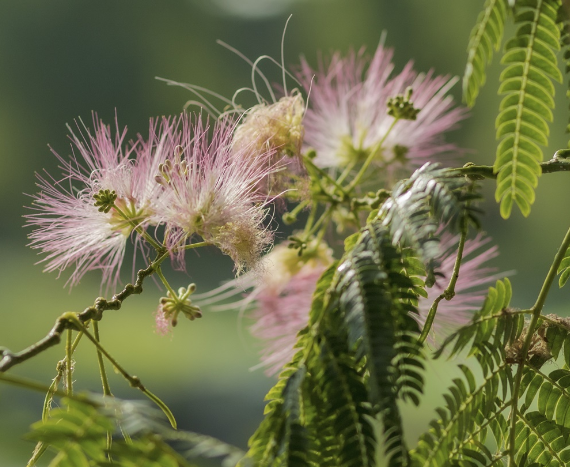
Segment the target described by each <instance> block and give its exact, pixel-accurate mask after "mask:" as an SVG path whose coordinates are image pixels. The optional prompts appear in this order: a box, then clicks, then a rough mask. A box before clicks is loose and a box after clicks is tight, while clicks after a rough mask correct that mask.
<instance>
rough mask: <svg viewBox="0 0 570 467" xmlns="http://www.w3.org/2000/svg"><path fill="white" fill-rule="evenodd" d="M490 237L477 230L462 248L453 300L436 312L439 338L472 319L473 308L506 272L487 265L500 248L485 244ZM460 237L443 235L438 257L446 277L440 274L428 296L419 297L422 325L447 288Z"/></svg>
mask: <svg viewBox="0 0 570 467" xmlns="http://www.w3.org/2000/svg"><path fill="white" fill-rule="evenodd" d="M490 241H491V239H490V238H489V237H485V236H484V235H483V234H482V233H479V234H477V236H476V237H475V238H473V239H467V240H466V242H465V247H464V250H463V262H462V263H461V266H460V268H459V278H458V279H457V283H456V284H455V297H453V298H452V299H451V300H449V301H448V300H445V299H444V300H442V301H441V302H439V305H438V308H437V314H436V315H435V320H434V322H433V327H432V330H431V331H430V335H431V336H435V337H436V338H441V337H445V336H446V334H447V333H449V332H450V331H454V330H456V329H457V328H459V327H460V326H463V325H465V324H467V323H469V321H470V320H471V318H472V316H473V312H474V311H477V310H479V309H480V308H481V306H482V305H483V301H484V300H485V297H486V296H487V289H488V287H489V286H491V285H493V284H494V283H495V281H496V280H497V279H500V278H502V277H504V276H505V273H502V274H497V273H496V269H495V268H491V267H486V266H485V263H487V262H488V261H489V260H491V259H492V258H495V257H496V256H497V255H498V254H499V252H498V248H497V246H496V245H495V246H492V247H490V248H488V247H486V245H487V244H488V243H489V242H490ZM458 242H459V237H458V236H454V235H451V234H446V233H444V234H443V235H442V236H441V243H440V247H441V251H442V255H441V256H440V258H439V261H440V267H439V269H438V272H440V273H442V274H443V277H438V278H437V280H436V283H435V285H434V286H433V287H431V288H428V289H426V291H427V292H428V297H427V298H421V297H420V300H419V305H418V311H419V316H418V317H417V318H418V321H419V323H420V325H422V326H423V324H424V323H425V320H426V318H427V315H428V313H429V310H430V307H431V306H432V303H433V301H434V300H435V299H436V298H437V297H438V296H439V295H440V294H441V293H442V292H443V291H444V290H445V288H446V287H447V285H448V284H449V280H450V278H451V275H452V273H453V267H454V265H455V257H456V253H457V245H458Z"/></svg>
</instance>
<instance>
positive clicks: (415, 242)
mask: <svg viewBox="0 0 570 467" xmlns="http://www.w3.org/2000/svg"><path fill="white" fill-rule="evenodd" d="M472 188H473V187H472V183H471V182H470V181H469V180H466V179H465V178H464V177H457V175H456V174H454V173H453V172H452V171H450V170H447V169H440V168H439V167H438V165H437V164H429V163H427V164H425V165H424V166H423V167H421V168H420V169H418V170H416V171H415V172H414V173H413V174H412V176H411V177H410V178H409V179H408V180H402V181H401V182H399V183H397V184H396V185H395V186H394V189H393V190H392V196H391V197H390V198H388V199H387V200H386V201H385V202H384V204H383V206H382V208H381V209H380V212H379V213H378V217H379V218H380V219H382V222H383V224H384V225H385V226H387V227H388V228H389V230H390V233H391V235H392V240H393V243H394V244H399V245H400V246H401V247H411V248H412V249H413V250H415V251H418V252H420V253H421V255H422V257H423V259H424V261H426V262H429V261H430V260H431V259H433V258H434V257H436V256H437V255H438V254H439V249H438V245H437V239H436V238H435V233H436V231H437V229H438V227H439V225H440V224H441V225H446V226H447V228H448V229H449V230H450V231H452V232H459V230H460V229H461V228H462V226H463V225H465V224H469V223H471V224H474V225H475V226H478V225H479V222H478V220H477V217H476V214H477V213H478V210H477V209H476V208H475V207H474V206H473V205H472V201H474V200H477V199H478V198H479V195H478V194H477V193H475V192H474V191H473V190H472Z"/></svg>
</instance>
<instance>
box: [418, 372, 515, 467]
mask: <svg viewBox="0 0 570 467" xmlns="http://www.w3.org/2000/svg"><path fill="white" fill-rule="evenodd" d="M462 370H463V373H464V375H465V377H466V382H467V384H465V381H464V380H463V379H461V378H456V379H454V380H453V385H452V386H451V387H449V389H448V391H449V392H447V393H445V394H444V399H445V401H446V407H445V409H443V408H439V409H437V413H438V415H439V416H440V418H439V419H436V420H432V421H431V422H430V429H429V431H428V432H426V433H424V434H423V435H422V436H421V437H420V440H419V441H418V446H417V448H416V449H415V450H414V451H412V453H411V459H412V465H413V466H418V467H419V466H423V467H440V466H446V465H461V464H459V462H460V460H463V462H465V465H492V463H493V462H494V461H495V460H496V456H495V454H494V453H493V452H491V450H490V449H489V448H488V447H487V444H488V443H487V437H488V430H487V428H489V427H490V428H491V430H492V432H493V435H494V436H495V439H497V440H498V441H497V446H498V447H500V446H501V444H502V443H503V440H504V438H505V432H506V430H507V428H506V427H507V422H506V419H505V417H504V415H503V413H502V412H503V411H504V410H505V409H506V408H507V407H508V402H503V401H502V400H501V399H499V398H498V391H499V389H500V388H501V385H502V377H501V373H503V372H505V371H507V372H508V368H507V365H506V364H505V363H504V362H503V364H501V365H499V366H497V368H495V369H494V370H493V371H492V372H491V373H490V374H488V375H487V377H486V378H485V380H484V381H483V384H482V385H481V386H479V387H476V386H475V379H474V376H473V374H472V373H471V371H470V370H469V369H467V368H466V367H462Z"/></svg>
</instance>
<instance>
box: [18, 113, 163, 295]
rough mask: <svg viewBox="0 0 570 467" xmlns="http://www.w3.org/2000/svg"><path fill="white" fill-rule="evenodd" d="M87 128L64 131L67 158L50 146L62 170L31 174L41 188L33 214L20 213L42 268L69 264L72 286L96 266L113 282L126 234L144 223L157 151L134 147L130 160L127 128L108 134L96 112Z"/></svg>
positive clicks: (105, 279) (153, 190)
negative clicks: (68, 145) (58, 173)
mask: <svg viewBox="0 0 570 467" xmlns="http://www.w3.org/2000/svg"><path fill="white" fill-rule="evenodd" d="M94 126H95V131H94V132H93V133H91V132H90V131H89V130H87V129H84V130H80V135H79V136H77V135H76V134H73V133H72V134H71V141H72V145H73V148H74V152H75V155H74V157H72V158H71V160H67V159H64V158H63V157H61V156H59V155H58V154H56V153H55V152H54V154H55V155H56V157H57V158H58V159H59V161H60V163H61V167H62V169H63V172H64V175H63V177H62V178H60V179H55V178H53V177H49V176H48V177H42V176H40V175H38V176H37V177H38V187H39V188H40V190H41V191H40V193H39V194H37V195H36V196H34V203H33V206H32V208H31V209H33V210H34V211H35V212H34V213H33V214H30V215H28V216H26V218H27V225H29V226H32V227H35V230H34V231H33V232H32V233H31V234H30V236H29V238H30V240H31V242H30V246H31V247H32V248H37V249H40V250H41V251H42V253H44V254H46V257H45V258H44V259H43V260H42V262H45V263H46V266H45V270H46V271H55V270H57V271H60V272H62V271H63V270H64V269H66V268H67V267H69V266H74V267H75V270H74V272H73V273H72V274H71V277H70V278H69V280H68V283H69V284H70V285H71V286H73V285H76V284H77V283H79V281H80V280H81V278H82V277H83V275H84V274H85V273H86V272H87V271H90V270H94V269H99V270H101V271H102V273H103V278H102V283H103V284H106V285H107V286H108V287H114V286H115V285H116V283H117V282H118V280H119V270H120V266H121V264H122V261H123V257H124V253H125V246H126V242H127V239H128V237H129V236H130V234H131V232H132V231H133V229H134V228H135V227H137V226H140V227H142V228H144V227H145V226H146V225H147V224H148V223H149V221H150V216H151V214H152V212H153V209H154V203H155V200H156V197H157V195H158V190H157V189H156V188H157V187H155V185H156V183H154V181H153V177H154V172H155V168H154V165H155V164H157V163H159V159H160V157H155V156H156V154H155V153H154V151H153V150H151V149H150V146H147V149H146V152H145V150H143V149H141V148H136V150H137V151H138V152H139V153H140V154H138V157H137V158H136V160H133V159H131V158H130V157H129V156H130V155H131V154H132V152H133V150H134V149H135V147H133V145H131V146H129V148H128V149H127V150H123V140H124V137H125V133H126V129H125V130H123V131H118V129H117V132H116V135H115V137H113V136H112V133H111V129H110V127H108V126H106V125H104V124H103V123H102V122H101V121H100V120H98V119H97V118H96V117H94ZM158 188H160V187H158ZM107 195H108V196H107ZM101 203H102V204H101Z"/></svg>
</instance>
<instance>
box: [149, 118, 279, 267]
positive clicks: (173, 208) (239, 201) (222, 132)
mask: <svg viewBox="0 0 570 467" xmlns="http://www.w3.org/2000/svg"><path fill="white" fill-rule="evenodd" d="M176 125H178V126H180V127H181V131H173V132H172V135H173V137H172V138H170V140H169V142H168V144H169V145H170V147H171V149H170V150H169V152H170V153H172V154H173V157H172V158H170V159H169V160H168V161H166V162H165V164H163V165H162V166H161V176H160V177H159V178H157V180H158V181H159V183H161V184H162V186H163V187H164V192H163V194H162V196H161V198H160V201H159V204H160V209H159V212H158V213H157V215H156V216H155V218H156V220H157V222H160V223H166V224H167V233H166V244H167V246H168V248H169V249H170V250H171V251H173V252H174V253H175V255H176V257H177V258H178V260H180V261H181V262H182V261H183V255H184V246H185V244H186V242H187V240H188V239H190V238H191V237H193V236H194V235H198V236H200V237H201V238H202V239H203V240H204V241H206V242H209V243H212V244H214V245H216V246H217V247H219V248H220V249H221V250H222V251H223V252H224V253H226V254H227V255H229V256H230V257H231V258H232V259H233V260H234V263H235V268H236V271H237V273H238V274H239V273H241V272H242V271H243V270H244V269H250V268H254V267H255V265H256V264H257V262H258V261H259V259H260V257H261V254H262V252H263V251H264V250H265V249H266V248H267V247H268V246H269V245H270V244H271V242H272V238H273V235H272V232H271V231H270V230H268V228H267V227H266V226H265V225H264V221H265V220H266V217H267V215H268V207H267V204H268V202H269V200H268V199H267V195H266V194H265V192H264V191H263V190H260V189H258V188H259V185H260V184H261V183H262V181H263V180H264V178H265V177H267V175H268V174H270V173H272V172H274V171H275V170H278V167H276V166H275V164H274V163H272V162H271V159H272V155H273V153H272V152H271V151H270V150H266V151H256V150H255V149H257V148H256V147H255V145H253V144H252V145H245V146H243V147H240V148H239V149H235V148H232V138H233V130H234V124H233V121H231V120H228V119H222V120H220V121H217V122H215V123H214V124H213V125H212V126H213V128H211V130H212V136H211V138H210V137H209V135H208V131H209V130H210V128H209V126H210V124H209V121H208V120H205V121H204V120H203V119H202V117H201V116H200V117H198V118H197V119H196V122H195V123H191V121H190V118H189V117H188V116H186V115H183V116H182V117H181V118H180V120H179V121H178V122H176Z"/></svg>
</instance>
